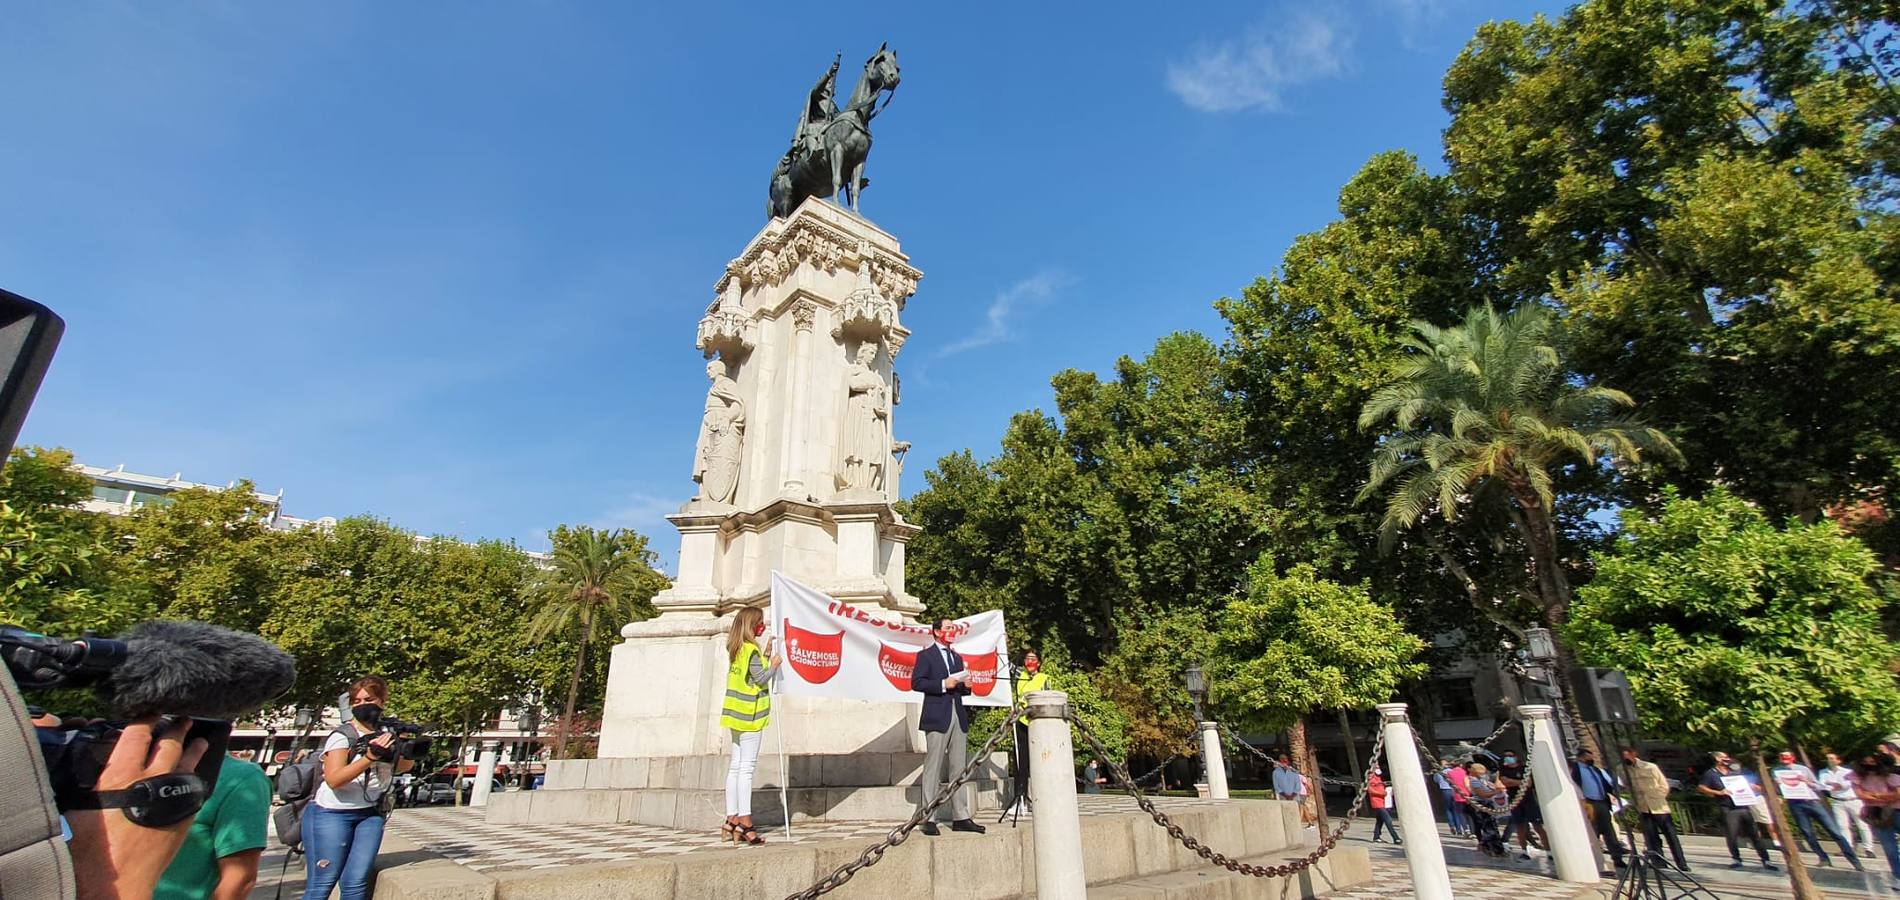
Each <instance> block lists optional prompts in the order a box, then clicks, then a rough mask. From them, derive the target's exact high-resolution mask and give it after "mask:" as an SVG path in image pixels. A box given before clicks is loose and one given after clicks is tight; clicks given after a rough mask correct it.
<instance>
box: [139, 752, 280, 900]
mask: <svg viewBox="0 0 1900 900" xmlns="http://www.w3.org/2000/svg"><path fill="white" fill-rule="evenodd" d="M270 794H271V787H270V779H269V778H266V777H264V770H263V769H260V768H258V767H257V764H256V763H249V762H245V761H244V760H241V759H232V758H231V757H229V756H226V757H225V758H224V765H223V767H221V768H220V769H218V786H217V788H216V789H214V790H212V792H211V798H210V799H209V800H206V801H205V805H204V808H203V809H200V810H198V818H197V819H196V820H194V821H193V822H192V823H191V831H189V832H187V833H186V834H185V845H184V846H183V847H180V848H179V849H178V855H177V856H175V857H173V858H172V864H171V867H170V868H167V869H166V870H165V874H164V876H163V877H161V878H159V879H158V887H157V888H156V889H154V890H153V891H152V900H205V898H207V897H210V896H211V892H212V890H214V889H215V888H217V886H218V860H219V859H221V858H223V857H226V856H230V855H231V854H233V853H243V852H244V851H246V850H262V849H264V843H265V838H266V831H265V829H266V826H267V823H268V822H269V821H270Z"/></svg>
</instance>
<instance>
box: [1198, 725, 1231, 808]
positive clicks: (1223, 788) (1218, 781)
mask: <svg viewBox="0 0 1900 900" xmlns="http://www.w3.org/2000/svg"><path fill="white" fill-rule="evenodd" d="M1201 758H1202V759H1205V760H1207V797H1208V799H1210V800H1225V799H1227V760H1226V758H1225V757H1222V756H1221V748H1220V724H1219V723H1216V722H1202V723H1201Z"/></svg>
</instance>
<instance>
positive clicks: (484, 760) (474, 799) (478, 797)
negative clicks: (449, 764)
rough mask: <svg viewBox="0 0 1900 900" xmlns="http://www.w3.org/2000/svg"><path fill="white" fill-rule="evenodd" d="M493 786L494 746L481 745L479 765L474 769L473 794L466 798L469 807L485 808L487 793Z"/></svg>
mask: <svg viewBox="0 0 1900 900" xmlns="http://www.w3.org/2000/svg"><path fill="white" fill-rule="evenodd" d="M494 784H495V745H494V744H484V745H482V757H481V764H480V765H477V766H476V767H475V793H473V794H471V795H470V796H469V798H468V805H470V806H487V805H488V792H489V791H490V790H492V789H493V788H494Z"/></svg>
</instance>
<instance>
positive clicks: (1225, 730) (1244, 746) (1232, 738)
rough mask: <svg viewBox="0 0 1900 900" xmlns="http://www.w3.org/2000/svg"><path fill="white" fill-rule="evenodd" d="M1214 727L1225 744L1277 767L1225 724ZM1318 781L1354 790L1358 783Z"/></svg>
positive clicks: (1260, 750)
mask: <svg viewBox="0 0 1900 900" xmlns="http://www.w3.org/2000/svg"><path fill="white" fill-rule="evenodd" d="M1214 725H1215V727H1217V728H1219V729H1220V733H1221V737H1224V738H1226V739H1227V743H1228V745H1229V746H1232V747H1233V748H1235V749H1237V750H1245V751H1247V752H1248V753H1251V754H1253V755H1255V756H1257V757H1260V759H1261V760H1263V761H1265V762H1267V763H1269V764H1271V765H1274V766H1278V765H1279V764H1280V761H1279V760H1277V759H1274V758H1273V757H1271V756H1268V755H1267V753H1266V751H1264V750H1262V749H1260V748H1259V747H1255V746H1254V745H1252V744H1249V743H1247V742H1246V741H1245V740H1242V739H1241V737H1240V733H1239V732H1237V731H1235V730H1234V729H1232V728H1230V727H1228V725H1227V723H1226V722H1215V723H1214ZM1373 755H1374V756H1377V755H1378V754H1377V753H1374V754H1373ZM1301 774H1302V775H1304V774H1305V773H1304V772H1302V773H1301ZM1319 780H1320V781H1321V782H1323V783H1325V784H1330V785H1333V786H1335V787H1347V788H1356V787H1358V786H1359V782H1357V781H1353V780H1352V779H1350V778H1327V777H1326V776H1324V775H1321V776H1319Z"/></svg>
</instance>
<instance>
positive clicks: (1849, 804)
mask: <svg viewBox="0 0 1900 900" xmlns="http://www.w3.org/2000/svg"><path fill="white" fill-rule="evenodd" d="M1829 802H1831V803H1832V804H1833V805H1834V825H1835V827H1837V828H1839V829H1840V830H1841V833H1842V834H1844V835H1847V842H1848V843H1849V844H1852V845H1853V846H1854V849H1856V850H1860V849H1862V848H1866V847H1872V846H1874V829H1873V828H1872V827H1870V826H1869V825H1868V824H1867V820H1866V819H1863V818H1861V817H1860V810H1861V805H1862V804H1861V801H1860V799H1859V798H1855V799H1853V800H1831V801H1829ZM1856 835H1858V837H1856Z"/></svg>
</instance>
